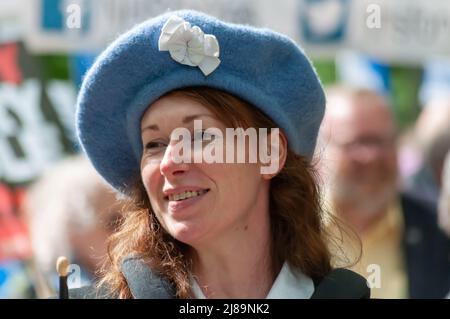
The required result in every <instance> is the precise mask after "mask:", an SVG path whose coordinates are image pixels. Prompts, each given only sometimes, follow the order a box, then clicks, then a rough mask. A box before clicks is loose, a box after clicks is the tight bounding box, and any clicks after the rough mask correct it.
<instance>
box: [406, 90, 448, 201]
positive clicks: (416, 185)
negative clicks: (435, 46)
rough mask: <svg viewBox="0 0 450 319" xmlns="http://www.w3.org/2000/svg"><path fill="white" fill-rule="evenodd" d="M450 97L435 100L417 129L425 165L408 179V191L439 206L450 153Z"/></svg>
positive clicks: (420, 150) (416, 133) (430, 104)
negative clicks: (438, 202)
mask: <svg viewBox="0 0 450 319" xmlns="http://www.w3.org/2000/svg"><path fill="white" fill-rule="evenodd" d="M449 123H450V93H448V95H446V94H442V95H440V96H438V97H436V98H433V99H431V100H430V101H429V102H427V104H426V105H425V106H424V108H423V110H422V112H421V113H420V115H419V118H418V119H417V122H416V125H415V127H414V133H413V136H414V142H415V144H416V145H415V147H416V149H417V152H418V154H419V156H420V157H421V160H422V163H421V165H420V167H419V169H418V170H417V171H416V172H414V173H413V174H411V176H408V177H407V178H406V181H405V188H406V189H408V191H409V192H411V193H413V194H414V195H415V196H418V197H422V198H424V199H426V200H429V201H432V202H433V203H436V202H437V200H438V197H439V193H440V190H441V187H442V180H441V176H442V170H443V166H444V159H445V155H446V154H447V152H448V151H449V150H450V125H449Z"/></svg>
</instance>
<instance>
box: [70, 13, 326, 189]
mask: <svg viewBox="0 0 450 319" xmlns="http://www.w3.org/2000/svg"><path fill="white" fill-rule="evenodd" d="M174 15H175V16H177V17H180V18H182V19H184V21H186V22H188V23H190V25H191V26H192V27H194V26H197V27H199V28H200V29H201V31H203V32H204V34H208V35H214V36H215V38H216V39H217V42H218V45H219V47H220V54H219V56H218V57H217V58H218V59H219V61H220V63H219V64H218V66H217V67H216V68H215V69H214V70H213V71H212V72H211V70H209V72H211V73H209V74H208V75H205V73H204V70H201V69H200V68H199V67H196V66H191V65H186V64H182V63H179V62H177V61H176V60H175V59H174V57H172V53H170V52H167V51H160V48H159V47H158V41H159V38H160V35H161V31H162V28H163V27H164V26H165V24H166V22H167V21H168V20H169V19H171V18H173V16H174ZM191 86H207V87H211V88H217V89H220V90H223V91H226V92H229V93H231V94H233V95H235V96H237V97H240V98H241V99H243V100H245V101H247V102H249V103H251V104H252V105H254V106H255V107H258V108H259V109H260V110H262V111H263V112H264V113H265V114H266V115H268V116H269V117H270V118H271V119H272V120H273V121H274V122H275V123H276V124H277V125H278V126H279V127H280V128H281V129H282V130H284V132H285V133H286V135H287V139H288V143H289V146H290V147H291V149H293V150H294V151H295V152H296V153H297V154H300V155H303V156H305V157H306V158H311V156H312V154H313V152H314V147H315V144H316V138H317V132H318V129H319V126H320V122H321V120H322V117H323V113H324V110H325V95H324V92H323V89H322V86H321V84H320V80H319V79H318V77H317V74H316V73H315V70H314V68H313V67H312V65H311V63H310V62H309V60H308V58H307V57H306V56H305V54H304V53H303V51H302V50H301V49H300V48H299V47H298V46H297V45H296V44H295V43H294V42H293V41H292V40H291V39H289V38H288V37H286V36H284V35H281V34H279V33H276V32H274V31H271V30H269V29H260V28H254V27H250V26H244V25H237V24H231V23H225V22H223V21H220V20H218V19H216V18H214V17H211V16H208V15H205V14H203V13H200V12H196V11H191V10H182V11H174V12H169V13H166V14H164V15H161V16H158V17H156V18H153V19H150V20H147V21H146V22H143V23H142V24H140V25H138V26H136V27H134V28H133V29H131V30H130V31H128V32H127V33H125V34H123V35H122V36H120V37H119V38H118V39H117V40H115V41H114V42H113V43H112V44H111V45H109V47H108V48H107V49H106V50H105V51H104V52H103V53H102V54H100V55H99V57H98V58H97V60H96V62H95V63H94V65H93V66H92V68H91V69H90V70H89V71H88V73H87V74H86V76H85V78H84V81H83V84H82V86H81V89H80V92H79V95H78V100H77V111H76V129H77V135H78V139H79V141H80V144H81V147H82V148H83V150H84V151H85V153H86V154H87V156H88V157H89V158H90V160H91V161H92V163H93V165H94V167H95V168H96V169H97V171H98V172H99V173H100V174H101V175H102V176H103V177H104V178H105V179H106V181H107V182H109V183H110V184H111V185H112V186H113V187H115V188H116V189H118V190H120V191H123V192H126V188H127V186H128V185H130V183H131V182H133V181H134V180H135V179H136V178H137V177H139V174H140V158H141V154H142V142H141V134H140V121H141V117H142V115H143V114H144V112H145V110H146V109H147V108H148V106H149V105H150V104H152V103H153V102H154V101H156V100H157V99H158V98H159V97H161V96H162V95H164V94H166V93H168V92H170V91H172V90H174V89H179V88H183V87H191Z"/></svg>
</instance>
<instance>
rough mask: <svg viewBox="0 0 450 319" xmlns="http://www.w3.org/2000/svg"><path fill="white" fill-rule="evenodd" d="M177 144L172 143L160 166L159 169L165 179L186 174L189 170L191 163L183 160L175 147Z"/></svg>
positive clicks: (167, 148)
mask: <svg viewBox="0 0 450 319" xmlns="http://www.w3.org/2000/svg"><path fill="white" fill-rule="evenodd" d="M175 145H176V143H175V144H173V143H170V144H169V145H168V146H167V147H166V150H165V152H164V156H163V158H162V160H161V163H160V164H159V169H160V172H161V174H162V175H164V176H165V177H171V176H175V175H179V174H183V173H185V172H186V171H187V170H188V169H189V163H187V162H186V159H185V158H183V156H181V155H180V154H178V153H179V152H178V151H177V149H176V147H175Z"/></svg>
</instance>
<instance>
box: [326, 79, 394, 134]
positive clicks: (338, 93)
mask: <svg viewBox="0 0 450 319" xmlns="http://www.w3.org/2000/svg"><path fill="white" fill-rule="evenodd" d="M327 101H328V102H327V109H326V113H325V118H324V121H323V124H322V128H321V129H322V131H321V134H326V135H325V136H327V137H329V138H331V139H336V142H338V143H339V142H346V141H347V140H352V139H353V138H355V137H364V136H384V135H389V136H392V135H393V134H394V133H395V123H394V118H393V114H392V112H391V109H390V107H389V104H388V103H387V101H386V100H385V99H384V98H383V97H381V96H380V95H378V94H376V93H374V92H372V91H368V90H353V89H350V88H343V87H335V88H332V89H330V90H329V91H327Z"/></svg>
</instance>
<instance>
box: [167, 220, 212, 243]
mask: <svg viewBox="0 0 450 319" xmlns="http://www.w3.org/2000/svg"><path fill="white" fill-rule="evenodd" d="M205 229H207V228H205V227H202V226H201V225H199V224H197V223H195V224H193V223H190V222H178V223H175V224H172V225H171V226H170V227H169V233H170V234H171V235H172V237H174V238H175V239H176V240H178V241H180V242H182V243H185V244H187V245H190V246H195V244H196V243H199V242H202V238H204V236H205Z"/></svg>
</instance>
